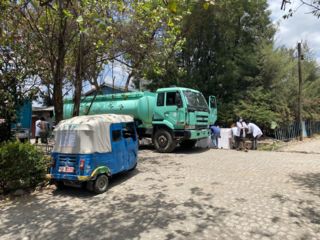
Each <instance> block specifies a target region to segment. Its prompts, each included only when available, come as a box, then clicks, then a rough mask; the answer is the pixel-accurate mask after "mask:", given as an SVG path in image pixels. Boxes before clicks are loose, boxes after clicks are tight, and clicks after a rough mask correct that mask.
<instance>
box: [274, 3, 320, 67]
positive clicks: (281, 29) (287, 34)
mask: <svg viewBox="0 0 320 240" xmlns="http://www.w3.org/2000/svg"><path fill="white" fill-rule="evenodd" d="M268 3H269V10H271V20H272V21H273V23H274V24H276V25H277V29H278V32H277V33H276V36H275V44H276V46H277V47H280V46H283V45H284V46H286V47H290V48H293V47H296V46H297V43H298V42H300V41H304V42H307V43H308V46H309V47H310V48H311V51H312V53H313V54H314V57H315V58H316V59H317V62H318V63H319V64H320V27H319V25H320V19H318V18H316V17H315V16H314V15H312V14H310V13H308V12H310V11H311V10H310V8H309V7H307V6H305V5H303V6H300V5H301V2H300V0H291V3H292V4H291V5H290V4H287V6H286V10H288V9H289V8H292V9H293V10H294V11H295V12H294V14H293V16H292V17H291V18H289V19H283V17H282V16H283V15H284V14H285V13H286V12H287V11H286V12H284V11H282V10H281V9H280V7H281V3H282V0H268ZM299 6H300V7H299Z"/></svg>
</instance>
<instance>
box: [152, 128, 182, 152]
mask: <svg viewBox="0 0 320 240" xmlns="http://www.w3.org/2000/svg"><path fill="white" fill-rule="evenodd" d="M153 142H154V146H155V148H156V149H157V151H158V152H161V153H170V152H172V151H173V150H174V149H175V148H176V146H177V142H176V141H175V140H174V139H173V137H172V134H171V133H170V132H169V131H167V130H166V129H158V130H157V131H156V133H155V134H154V136H153Z"/></svg>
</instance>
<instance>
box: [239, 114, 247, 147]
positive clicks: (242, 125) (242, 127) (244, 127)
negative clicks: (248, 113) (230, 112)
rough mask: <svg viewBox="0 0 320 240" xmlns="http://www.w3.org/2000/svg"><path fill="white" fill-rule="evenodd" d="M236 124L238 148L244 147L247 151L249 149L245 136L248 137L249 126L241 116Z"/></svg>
mask: <svg viewBox="0 0 320 240" xmlns="http://www.w3.org/2000/svg"><path fill="white" fill-rule="evenodd" d="M236 125H237V132H236V148H237V150H243V149H244V150H245V151H247V149H246V146H245V137H246V130H247V129H248V126H247V124H246V123H245V121H243V119H242V118H241V117H240V118H239V121H238V122H237V124H236Z"/></svg>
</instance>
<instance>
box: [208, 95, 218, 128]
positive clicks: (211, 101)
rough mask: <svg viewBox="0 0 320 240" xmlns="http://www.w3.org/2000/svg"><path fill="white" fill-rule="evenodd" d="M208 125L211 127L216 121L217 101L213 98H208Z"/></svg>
mask: <svg viewBox="0 0 320 240" xmlns="http://www.w3.org/2000/svg"><path fill="white" fill-rule="evenodd" d="M209 109H210V114H209V125H213V124H214V123H215V122H216V121H217V100H216V97H215V96H210V97H209Z"/></svg>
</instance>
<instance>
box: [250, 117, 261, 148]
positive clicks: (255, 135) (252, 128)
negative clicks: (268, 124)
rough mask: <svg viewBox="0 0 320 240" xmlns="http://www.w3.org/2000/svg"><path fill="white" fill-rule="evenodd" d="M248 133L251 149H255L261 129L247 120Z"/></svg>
mask: <svg viewBox="0 0 320 240" xmlns="http://www.w3.org/2000/svg"><path fill="white" fill-rule="evenodd" d="M248 134H251V135H252V136H251V140H252V150H257V141H258V139H259V138H260V137H261V136H262V134H263V133H262V131H261V129H260V128H259V127H258V126H257V125H256V124H254V123H252V122H249V124H248Z"/></svg>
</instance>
